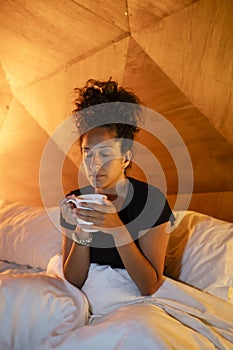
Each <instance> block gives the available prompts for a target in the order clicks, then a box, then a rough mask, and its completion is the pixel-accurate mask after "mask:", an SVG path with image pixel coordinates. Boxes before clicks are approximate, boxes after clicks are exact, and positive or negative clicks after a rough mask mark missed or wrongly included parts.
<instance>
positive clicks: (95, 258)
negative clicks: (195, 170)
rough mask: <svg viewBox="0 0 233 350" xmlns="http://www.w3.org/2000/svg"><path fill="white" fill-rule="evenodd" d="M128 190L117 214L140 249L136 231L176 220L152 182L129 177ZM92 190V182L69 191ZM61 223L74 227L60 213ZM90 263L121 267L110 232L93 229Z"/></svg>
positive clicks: (74, 192)
mask: <svg viewBox="0 0 233 350" xmlns="http://www.w3.org/2000/svg"><path fill="white" fill-rule="evenodd" d="M128 180H129V187H128V193H127V196H126V199H125V202H124V205H123V207H122V209H121V210H120V211H119V212H118V215H119V217H120V219H121V221H122V222H123V224H124V225H126V227H127V229H128V231H129V233H130V234H131V236H132V237H133V239H134V241H135V243H136V245H137V246H138V248H139V249H140V246H139V242H138V235H139V232H140V231H144V230H148V229H150V228H151V227H154V226H158V225H160V224H163V223H165V222H168V221H171V222H172V223H173V221H174V220H175V218H174V216H173V214H172V211H171V209H170V207H169V204H168V202H167V200H166V198H165V196H164V194H163V193H162V192H161V191H160V190H159V189H158V188H157V187H155V186H152V185H149V184H147V183H145V182H142V181H139V180H136V179H134V178H131V177H129V178H128ZM87 193H94V189H93V187H91V186H87V187H84V188H82V189H78V190H74V191H71V192H70V193H69V195H71V194H74V195H75V196H79V195H80V194H87ZM60 223H61V226H62V227H63V228H67V229H69V230H73V231H74V230H75V226H74V225H71V224H69V223H67V222H66V221H65V219H64V218H63V217H62V216H61V220H60ZM90 253H91V263H97V264H101V265H110V266H111V267H112V268H124V265H123V263H122V260H121V258H120V255H119V253H118V251H117V249H116V247H115V244H114V240H113V237H112V235H110V234H106V233H103V232H100V231H98V232H94V234H93V241H92V246H91V248H90Z"/></svg>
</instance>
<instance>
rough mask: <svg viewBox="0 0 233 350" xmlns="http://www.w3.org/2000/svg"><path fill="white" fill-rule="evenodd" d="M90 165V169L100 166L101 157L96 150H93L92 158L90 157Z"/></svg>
mask: <svg viewBox="0 0 233 350" xmlns="http://www.w3.org/2000/svg"><path fill="white" fill-rule="evenodd" d="M90 166H91V169H93V170H95V169H99V168H100V166H101V159H100V156H99V154H98V152H93V155H92V158H91V162H90Z"/></svg>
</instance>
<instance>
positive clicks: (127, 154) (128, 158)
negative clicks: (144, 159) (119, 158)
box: [124, 150, 132, 169]
mask: <svg viewBox="0 0 233 350" xmlns="http://www.w3.org/2000/svg"><path fill="white" fill-rule="evenodd" d="M131 158H132V152H131V151H130V150H128V151H126V152H125V154H124V169H126V168H127V166H128V165H129V164H130V162H131Z"/></svg>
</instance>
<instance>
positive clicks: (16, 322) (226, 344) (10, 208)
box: [0, 200, 233, 350]
mask: <svg viewBox="0 0 233 350" xmlns="http://www.w3.org/2000/svg"><path fill="white" fill-rule="evenodd" d="M47 213H48V215H49V216H50V217H49V218H48V215H46V212H45V210H44V209H42V208H29V207H26V206H23V205H21V204H19V203H10V202H7V201H5V200H4V201H0V300H1V303H0V349H1V350H29V349H30V350H34V349H35V350H50V349H56V350H69V349H70V350H76V349H77V350H79V349H80V350H85V349H86V350H92V349H93V350H94V349H101V350H105V349H106V350H124V349H126V350H130V349H148V350H150V349H151V350H152V349H153V350H156V349H159V350H163V349H165V350H170V349H178V350H180V349H181V350H182V349H185V350H186V349H198V350H203V349H208V350H209V349H224V350H225V349H227V350H228V349H229V350H230V349H231V350H232V349H233V303H232V294H233V293H232V290H233V254H232V251H233V224H231V223H227V222H224V221H220V220H216V219H214V218H211V217H209V216H206V215H202V214H200V213H196V212H187V213H185V215H184V213H183V212H177V213H175V214H176V217H177V222H178V223H179V222H180V220H181V218H182V217H183V216H184V218H183V220H182V221H181V223H180V224H179V225H178V227H177V228H176V229H175V230H174V231H173V232H172V233H171V234H170V235H171V236H170V240H169V247H168V251H167V255H166V263H165V272H166V275H167V276H169V277H166V279H165V281H164V283H163V285H162V286H161V287H160V289H159V290H158V291H157V292H156V293H155V294H154V295H153V296H151V297H141V296H140V294H139V291H138V289H137V287H136V286H135V284H134V283H133V282H132V281H131V279H130V278H129V276H128V274H127V272H126V271H125V270H121V269H111V268H110V267H109V266H99V265H97V264H92V265H91V268H90V270H89V275H88V279H87V281H86V283H85V285H84V286H83V288H82V291H80V290H78V289H77V288H75V287H74V286H72V285H71V284H70V283H68V282H67V281H66V280H65V279H64V277H63V273H62V268H61V253H60V250H61V236H59V234H60V232H59V229H58V223H59V210H58V208H51V209H49V210H48V211H47ZM16 224H17V225H16ZM1 259H2V260H1ZM197 266H198V268H197ZM90 312H91V314H90Z"/></svg>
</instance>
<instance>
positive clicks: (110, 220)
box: [73, 198, 124, 234]
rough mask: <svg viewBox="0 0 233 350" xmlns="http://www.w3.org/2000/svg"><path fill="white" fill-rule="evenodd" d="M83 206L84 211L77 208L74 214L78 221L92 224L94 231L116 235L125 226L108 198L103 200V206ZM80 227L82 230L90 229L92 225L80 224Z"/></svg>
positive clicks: (93, 204)
mask: <svg viewBox="0 0 233 350" xmlns="http://www.w3.org/2000/svg"><path fill="white" fill-rule="evenodd" d="M81 206H82V207H83V209H82V208H75V209H73V212H74V213H75V214H76V215H77V219H81V220H84V221H88V222H90V223H92V225H91V228H92V229H96V230H98V231H102V232H104V233H109V234H114V233H116V232H117V231H118V230H120V229H121V228H122V227H123V226H124V225H123V223H122V221H121V219H120V218H119V216H118V213H117V209H116V207H115V205H114V204H113V203H112V202H111V201H109V200H108V199H106V198H104V199H103V204H97V203H87V202H82V204H81ZM85 208H87V209H85ZM88 209H91V210H88ZM78 226H79V227H80V228H81V229H88V228H90V225H85V224H78Z"/></svg>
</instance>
